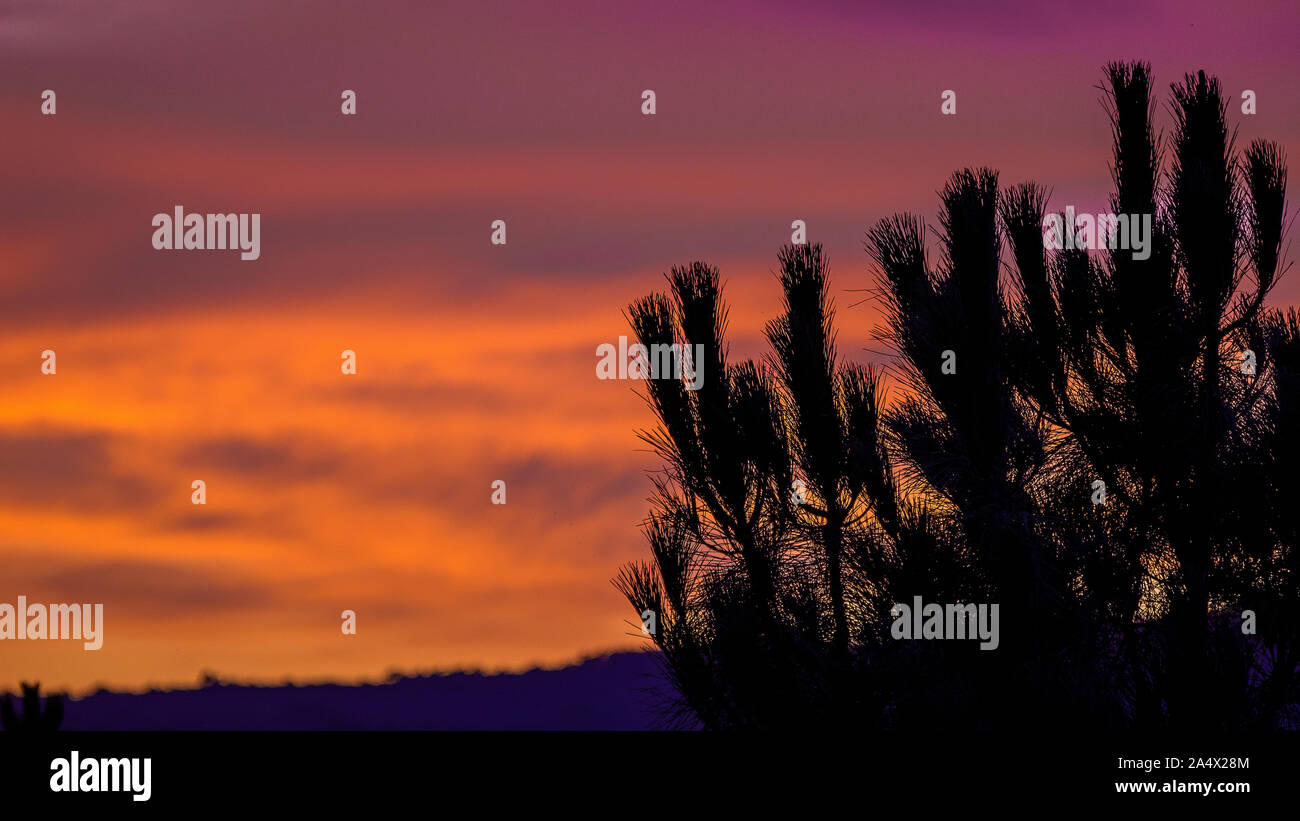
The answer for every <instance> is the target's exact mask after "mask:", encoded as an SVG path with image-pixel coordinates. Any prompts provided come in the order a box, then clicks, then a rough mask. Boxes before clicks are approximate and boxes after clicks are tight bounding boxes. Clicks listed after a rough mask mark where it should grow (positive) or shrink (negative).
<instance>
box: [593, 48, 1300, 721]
mask: <svg viewBox="0 0 1300 821" xmlns="http://www.w3.org/2000/svg"><path fill="white" fill-rule="evenodd" d="M1105 77H1106V80H1107V83H1106V85H1105V86H1104V88H1103V91H1104V93H1105V100H1106V104H1107V108H1108V111H1109V113H1110V116H1111V121H1112V127H1113V141H1114V165H1113V177H1114V182H1115V194H1114V195H1113V197H1112V200H1111V205H1112V209H1113V211H1114V212H1115V213H1116V214H1121V215H1130V214H1137V215H1141V214H1146V215H1150V218H1151V225H1152V228H1151V237H1150V244H1149V248H1148V250H1149V254H1148V255H1146V256H1145V257H1143V256H1142V255H1139V254H1135V253H1134V251H1133V249H1131V248H1114V249H1111V248H1107V249H1104V250H1100V251H1098V252H1096V253H1094V254H1091V255H1090V254H1089V253H1088V251H1087V250H1085V249H1083V248H1070V247H1068V246H1067V249H1066V250H1053V249H1051V248H1047V247H1045V242H1044V218H1045V216H1047V214H1046V206H1047V199H1048V195H1047V192H1046V191H1045V190H1044V189H1043V188H1041V187H1039V186H1037V185H1035V184H1033V183H1028V184H1024V185H1018V186H1014V187H1012V188H1010V189H1008V190H1006V191H999V188H998V177H997V174H996V173H995V172H993V171H991V170H988V169H979V170H965V171H961V172H958V173H956V174H954V175H953V177H952V179H951V180H950V181H949V183H948V184H947V185H946V186H945V187H944V189H943V190H942V191H941V192H940V199H941V204H942V210H941V215H940V223H941V231H940V232H939V233H940V237H939V239H940V250H941V255H940V256H941V258H940V260H939V261H938V264H937V265H935V266H933V267H932V266H931V265H930V263H929V261H928V259H927V249H926V240H925V227H924V223H923V221H922V220H921V219H920V218H919V217H916V216H912V215H907V214H902V215H897V216H894V217H892V218H889V219H886V220H882V221H880V222H879V223H878V224H877V225H875V226H874V227H872V228H871V229H870V230H869V231H868V232H867V242H866V248H867V252H868V254H869V256H870V257H871V259H872V260H873V261H874V263H875V267H876V270H877V284H878V286H879V290H880V294H881V299H882V305H883V309H884V310H883V315H884V321H883V324H882V326H881V327H880V328H879V329H878V331H877V335H878V337H879V338H881V339H883V340H885V341H887V342H888V343H889V344H890V346H891V347H892V348H893V350H894V352H895V353H896V354H897V364H896V365H895V366H893V367H892V368H891V373H890V374H889V375H890V376H892V377H894V378H895V379H897V380H898V381H899V382H900V383H901V384H902V386H903V388H904V390H903V391H902V396H901V398H900V399H899V400H898V401H897V402H894V403H892V404H888V405H887V404H886V401H885V396H884V387H883V386H884V384H885V381H884V376H885V375H884V374H882V373H881V372H879V371H876V370H872V369H866V368H861V367H859V366H856V365H852V364H847V363H844V362H841V361H840V360H839V359H838V356H837V351H836V345H835V334H834V328H833V316H834V308H833V305H832V302H831V300H830V298H829V290H828V285H827V281H828V280H827V276H828V274H827V272H828V267H827V261H826V257H825V255H824V253H823V251H822V249H821V247H820V246H817V245H812V246H806V245H800V246H787V247H786V248H784V249H782V250H781V252H780V254H779V256H778V259H779V262H780V274H779V276H780V281H781V285H782V288H783V291H784V294H785V300H784V311H783V313H782V315H781V316H779V317H778V318H777V319H775V320H774V321H772V322H771V323H770V324H769V325H768V328H767V336H768V340H769V342H770V344H771V353H770V355H769V356H768V357H766V359H765V361H764V362H762V363H754V362H743V363H739V364H733V363H730V362H729V361H728V360H727V356H726V348H725V340H724V335H725V327H726V315H727V312H726V306H725V304H724V302H723V301H722V287H721V280H720V275H719V272H718V270H717V269H716V268H712V267H710V266H708V265H706V264H704V263H700V262H697V263H694V264H692V265H690V266H686V267H680V268H674V269H673V270H672V271H671V273H670V274H669V282H670V290H671V295H652V296H650V297H646V298H644V299H642V300H638V301H637V302H635V303H633V304H632V306H631V307H630V310H629V318H630V321H631V324H632V327H633V330H634V331H635V333H636V335H637V337H638V339H639V340H640V342H641V343H642V344H645V345H653V344H668V343H673V342H685V343H689V344H693V345H694V344H700V345H703V349H704V351H705V352H706V355H705V357H704V358H703V363H702V366H703V367H704V381H703V383H702V385H701V387H700V389H699V390H698V391H689V390H687V389H686V387H685V385H684V383H683V382H681V381H678V380H672V379H655V380H651V381H649V382H647V383H646V384H647V394H646V398H647V401H648V402H649V404H650V406H651V407H652V409H653V410H654V411H655V414H656V416H657V417H658V421H659V425H658V426H657V428H655V429H654V430H652V431H647V432H645V433H643V434H642V436H643V438H644V439H645V441H646V442H648V443H649V444H650V445H651V446H652V447H653V448H654V449H655V450H656V451H657V452H658V453H659V454H660V455H661V456H662V457H663V458H664V460H665V462H666V468H665V470H664V471H663V472H662V473H661V474H658V475H656V476H655V477H654V484H655V493H654V496H653V497H652V505H653V507H652V511H651V514H650V517H649V519H648V521H647V524H646V526H645V531H646V535H647V537H648V539H649V542H650V546H651V552H652V556H653V560H652V561H650V562H634V563H632V564H630V565H628V566H626V567H624V568H623V570H622V571H621V572H620V574H619V576H618V577H617V578H616V580H615V584H616V586H617V587H618V588H619V589H620V590H621V591H622V592H623V593H624V595H625V596H626V597H627V598H628V600H629V601H630V602H631V604H632V605H633V606H634V607H635V608H636V609H637V612H638V614H639V613H641V612H642V611H644V610H647V609H648V610H652V611H654V612H655V613H656V615H657V623H658V630H657V631H656V633H655V635H654V636H653V640H654V643H655V644H656V645H657V646H658V647H659V649H660V650H662V652H663V660H664V665H665V669H666V671H667V673H668V674H669V676H670V678H671V679H672V680H673V681H674V683H675V684H676V685H677V687H678V690H679V692H680V693H681V694H682V703H681V710H682V711H683V712H684V713H691V714H693V715H694V716H696V717H698V718H699V719H700V721H702V722H703V724H704V725H705V726H706V727H710V728H715V729H723V728H756V727H761V728H775V727H793V726H800V727H807V726H824V727H838V728H843V727H845V726H873V727H893V728H926V727H943V728H948V729H952V728H960V727H971V728H986V729H992V728H1003V729H1005V728H1014V727H1035V726H1053V727H1056V728H1060V727H1066V726H1074V727H1089V728H1097V727H1125V726H1129V727H1154V726H1170V727H1176V728H1192V727H1196V728H1209V727H1217V728H1231V727H1238V728H1240V727H1278V726H1294V725H1295V723H1296V715H1295V709H1296V703H1297V690H1298V686H1297V674H1296V671H1297V662H1298V661H1300V645H1298V644H1297V638H1300V635H1298V634H1300V618H1297V617H1298V616H1300V583H1298V582H1297V579H1298V578H1300V576H1298V575H1297V571H1300V567H1297V564H1300V555H1298V554H1297V551H1296V537H1297V530H1298V529H1300V525H1298V524H1297V516H1296V514H1295V513H1294V512H1293V511H1294V508H1293V503H1292V502H1291V501H1290V500H1292V499H1294V498H1295V494H1294V492H1295V491H1296V489H1297V488H1296V484H1297V480H1296V478H1295V476H1294V472H1295V466H1296V464H1297V459H1300V434H1297V433H1295V430H1296V428H1295V423H1296V422H1297V415H1298V414H1300V318H1298V317H1297V314H1296V313H1295V312H1294V311H1292V312H1289V313H1287V314H1282V313H1280V312H1277V311H1274V310H1270V309H1268V308H1267V307H1266V306H1265V297H1266V296H1267V294H1268V293H1269V291H1270V290H1271V289H1272V288H1273V286H1274V285H1275V284H1276V282H1277V279H1278V277H1279V276H1280V275H1281V273H1282V271H1281V270H1280V269H1279V263H1280V260H1281V258H1282V238H1283V233H1284V230H1283V229H1284V223H1285V214H1286V203H1285V189H1286V164H1285V159H1284V157H1283V155H1282V152H1281V150H1280V149H1279V148H1278V146H1277V145H1276V144H1273V143H1268V142H1264V141H1256V142H1254V143H1252V144H1251V145H1250V146H1249V147H1248V148H1247V149H1246V151H1245V152H1244V153H1243V154H1242V155H1241V156H1238V154H1237V153H1236V151H1235V149H1234V144H1233V138H1232V136H1231V134H1230V132H1229V129H1228V126H1227V117H1226V114H1227V106H1226V103H1225V101H1224V99H1223V96H1222V92H1221V89H1220V87H1219V84H1218V82H1217V81H1216V80H1214V79H1212V78H1207V77H1206V76H1205V74H1204V73H1203V72H1202V73H1199V74H1197V75H1195V76H1193V75H1188V76H1187V77H1185V78H1184V80H1183V82H1181V83H1179V84H1175V85H1174V86H1173V105H1172V111H1173V115H1174V120H1175V130H1174V134H1173V136H1172V138H1171V140H1170V141H1169V142H1168V144H1167V153H1168V155H1169V163H1168V168H1167V169H1165V168H1164V167H1163V166H1164V165H1165V162H1164V161H1165V159H1166V157H1165V154H1166V144H1165V143H1164V142H1163V141H1162V138H1161V137H1160V135H1158V134H1157V133H1156V132H1155V131H1154V127H1153V125H1152V115H1153V105H1154V103H1153V100H1152V97H1151V72H1150V67H1149V66H1148V65H1147V64H1145V63H1129V64H1122V63H1114V64H1111V65H1109V66H1107V67H1106V70H1105ZM1068 230H1071V231H1072V230H1073V226H1069V227H1068ZM1071 244H1073V243H1071ZM1004 267H1005V268H1006V269H1007V272H1006V273H1004V272H1003V268H1004ZM1098 482H1100V483H1104V493H1105V496H1104V503H1100V504H1099V503H1096V502H1097V500H1098V499H1099V498H1101V497H1099V496H1098V494H1097V490H1096V489H1097V488H1100V487H1102V485H1099V484H1095V483H1098ZM917 595H919V596H921V597H922V598H923V599H924V600H925V601H928V602H947V603H958V602H989V603H998V604H999V605H1000V607H1001V611H1002V613H1001V619H1000V624H1001V637H1000V646H999V648H998V650H997V651H995V652H992V653H985V652H982V651H980V650H979V649H978V648H977V647H975V646H973V644H972V643H968V642H925V641H897V640H894V639H892V637H891V636H890V633H889V627H890V624H891V621H892V620H891V618H890V616H889V612H890V608H891V607H892V606H893V604H894V603H896V602H910V601H911V600H912V597H913V596H917ZM1243 611H1252V613H1253V614H1254V619H1255V621H1256V623H1257V624H1258V633H1257V635H1247V634H1245V633H1244V632H1243V629H1242V625H1243V624H1244V623H1245V620H1244V618H1243Z"/></svg>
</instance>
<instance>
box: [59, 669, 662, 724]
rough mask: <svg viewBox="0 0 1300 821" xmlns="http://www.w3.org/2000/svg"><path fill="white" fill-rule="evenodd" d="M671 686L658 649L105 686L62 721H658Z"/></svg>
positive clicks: (69, 710) (70, 707)
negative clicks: (419, 672) (503, 668)
mask: <svg viewBox="0 0 1300 821" xmlns="http://www.w3.org/2000/svg"><path fill="white" fill-rule="evenodd" d="M669 695H671V691H670V685H669V684H668V683H667V682H666V681H665V679H664V677H663V675H662V673H661V672H660V670H659V665H658V656H657V654H654V653H640V652H631V653H615V654H612V655H609V656H603V657H599V658H592V659H588V660H587V661H584V662H582V663H581V664H578V665H574V666H572V667H566V668H563V669H560V670H529V671H528V672H525V673H519V674H499V675H484V674H481V673H450V674H442V675H429V676H416V677H410V678H401V679H397V680H394V681H391V682H388V683H386V684H366V685H359V686H348V685H340V684H317V685H308V686H294V685H282V686H276V687H259V686H249V685H236V684H213V685H208V686H205V687H202V688H200V689H196V690H170V691H152V692H148V693H142V694H130V693H113V692H108V691H101V692H98V693H95V694H93V695H90V696H87V697H85V698H83V699H80V700H75V701H70V702H69V703H68V704H67V710H66V712H67V716H66V718H65V720H64V722H63V729H65V730H652V729H664V728H665V727H664V721H663V719H662V718H661V717H660V716H661V715H662V711H661V710H660V709H659V708H660V707H661V706H662V704H663V703H664V702H665V701H666V699H667V697H668V696H669Z"/></svg>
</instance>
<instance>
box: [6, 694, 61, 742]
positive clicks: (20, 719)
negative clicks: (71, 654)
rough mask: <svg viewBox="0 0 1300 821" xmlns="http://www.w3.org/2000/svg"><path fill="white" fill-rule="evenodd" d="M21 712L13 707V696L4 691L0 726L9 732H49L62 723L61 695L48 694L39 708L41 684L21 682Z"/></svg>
mask: <svg viewBox="0 0 1300 821" xmlns="http://www.w3.org/2000/svg"><path fill="white" fill-rule="evenodd" d="M22 690H23V698H22V712H21V714H20V713H19V712H18V711H17V710H15V709H14V698H13V696H12V695H10V694H8V693H6V694H5V697H4V701H0V726H2V727H3V728H4V729H5V730H6V731H11V732H50V731H53V730H57V729H59V725H60V724H62V723H63V696H61V695H57V694H55V695H50V696H47V697H46V698H45V706H44V709H42V708H41V685H40V684H39V683H37V684H28V683H27V682H23V683H22Z"/></svg>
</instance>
